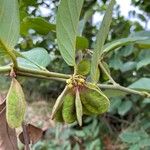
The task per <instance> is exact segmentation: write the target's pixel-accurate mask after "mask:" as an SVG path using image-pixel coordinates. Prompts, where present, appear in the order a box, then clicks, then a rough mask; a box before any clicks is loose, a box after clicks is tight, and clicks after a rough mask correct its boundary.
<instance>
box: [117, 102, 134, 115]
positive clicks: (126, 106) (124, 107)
mask: <svg viewBox="0 0 150 150" xmlns="http://www.w3.org/2000/svg"><path fill="white" fill-rule="evenodd" d="M131 108H132V102H131V101H129V100H125V101H123V102H122V103H121V104H120V106H119V107H118V113H119V115H121V116H124V115H125V114H126V113H127V112H128V111H129V110H130V109H131Z"/></svg>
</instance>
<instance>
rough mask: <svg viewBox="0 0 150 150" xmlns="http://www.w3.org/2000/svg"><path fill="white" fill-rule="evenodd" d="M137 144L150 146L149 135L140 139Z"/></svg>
mask: <svg viewBox="0 0 150 150" xmlns="http://www.w3.org/2000/svg"><path fill="white" fill-rule="evenodd" d="M139 146H140V147H146V146H150V137H148V138H146V139H141V140H140V142H139Z"/></svg>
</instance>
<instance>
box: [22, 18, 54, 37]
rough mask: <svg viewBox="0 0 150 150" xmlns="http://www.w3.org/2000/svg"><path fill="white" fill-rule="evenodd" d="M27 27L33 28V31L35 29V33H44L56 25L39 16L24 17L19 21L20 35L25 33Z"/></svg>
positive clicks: (52, 29)
mask: <svg viewBox="0 0 150 150" xmlns="http://www.w3.org/2000/svg"><path fill="white" fill-rule="evenodd" d="M29 29H34V30H35V31H37V33H39V34H43V35H45V34H48V33H49V32H50V31H55V30H56V25H55V24H51V23H49V22H48V21H46V20H45V19H43V18H41V17H36V18H31V17H26V18H24V19H23V21H22V22H21V29H20V32H21V34H22V35H27V33H28V30H29Z"/></svg>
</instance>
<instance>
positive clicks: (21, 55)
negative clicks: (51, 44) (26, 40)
mask: <svg viewBox="0 0 150 150" xmlns="http://www.w3.org/2000/svg"><path fill="white" fill-rule="evenodd" d="M16 55H18V58H17V61H18V65H19V66H22V67H25V68H30V69H41V68H45V67H46V66H47V65H48V64H49V63H50V57H49V54H48V53H47V51H46V50H45V49H44V48H40V47H37V48H33V49H31V50H29V51H27V52H17V53H16Z"/></svg>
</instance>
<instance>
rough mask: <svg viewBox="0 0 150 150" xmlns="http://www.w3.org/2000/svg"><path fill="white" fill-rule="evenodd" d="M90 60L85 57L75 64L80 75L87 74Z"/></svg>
mask: <svg viewBox="0 0 150 150" xmlns="http://www.w3.org/2000/svg"><path fill="white" fill-rule="evenodd" d="M90 67H91V64H90V61H89V60H87V59H84V60H82V61H80V63H79V64H78V65H77V73H78V74H80V75H83V76H84V75H87V74H88V73H89V72H90Z"/></svg>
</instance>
